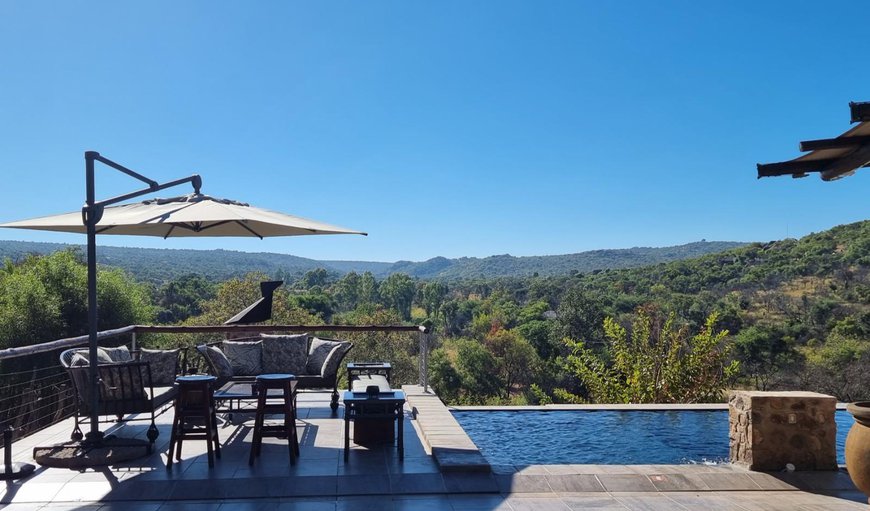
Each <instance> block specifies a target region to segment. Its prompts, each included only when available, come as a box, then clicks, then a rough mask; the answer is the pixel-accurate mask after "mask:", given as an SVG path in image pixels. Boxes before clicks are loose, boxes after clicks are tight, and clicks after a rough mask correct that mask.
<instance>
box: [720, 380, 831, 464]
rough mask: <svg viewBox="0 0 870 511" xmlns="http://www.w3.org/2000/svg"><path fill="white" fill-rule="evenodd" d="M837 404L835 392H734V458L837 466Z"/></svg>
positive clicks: (741, 461)
mask: <svg viewBox="0 0 870 511" xmlns="http://www.w3.org/2000/svg"><path fill="white" fill-rule="evenodd" d="M836 405H837V400H836V398H834V397H833V396H827V395H825V394H817V393H815V392H757V391H735V392H734V393H732V395H731V398H730V400H729V402H728V422H729V425H730V433H729V445H730V448H731V463H736V464H740V465H744V466H746V467H747V468H749V469H750V470H767V471H774V470H784V469H786V467H787V465H788V464H792V465H794V468H795V470H836V469H837V447H836V438H837V423H836V422H835V421H834V412H835V411H836Z"/></svg>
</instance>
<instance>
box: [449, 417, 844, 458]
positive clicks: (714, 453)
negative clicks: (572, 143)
mask: <svg viewBox="0 0 870 511" xmlns="http://www.w3.org/2000/svg"><path fill="white" fill-rule="evenodd" d="M453 415H454V416H455V417H456V420H458V421H459V424H460V425H461V426H462V428H463V429H465V431H466V433H468V436H470V437H471V439H472V440H473V441H474V443H475V444H476V445H477V447H478V448H479V449H480V451H481V453H483V455H484V456H485V457H486V459H487V461H489V463H490V464H492V465H556V464H580V465H583V464H596V465H604V464H612V465H622V464H626V465H636V464H644V465H645V464H688V463H723V462H727V461H728V411H727V410H697V411H696V410H668V411H611V410H588V411H587V410H558V411H539V410H530V411H524V410H523V411H460V410H454V411H453ZM836 421H837V461H838V463H841V464H842V463H845V460H844V459H843V449H844V446H845V443H846V434H847V433H848V432H849V428H850V427H852V422H853V420H852V416H851V415H849V413H848V412H846V411H845V410H838V411H837V412H836Z"/></svg>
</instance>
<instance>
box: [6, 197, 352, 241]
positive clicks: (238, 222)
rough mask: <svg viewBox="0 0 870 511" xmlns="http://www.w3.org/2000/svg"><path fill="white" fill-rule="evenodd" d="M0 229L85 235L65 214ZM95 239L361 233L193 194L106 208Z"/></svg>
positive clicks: (74, 217)
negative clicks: (97, 237)
mask: <svg viewBox="0 0 870 511" xmlns="http://www.w3.org/2000/svg"><path fill="white" fill-rule="evenodd" d="M0 227H10V228H17V229H36V230H43V231H59V232H77V233H86V232H87V227H86V226H85V224H84V223H83V222H82V213H81V212H80V211H78V212H74V213H65V214H61V215H51V216H44V217H39V218H32V219H29V220H20V221H16V222H7V223H2V224H0ZM96 233H97V234H116V235H129V236H159V237H161V238H175V237H195V236H209V237H212V236H242V237H245V236H247V237H252V236H254V237H258V238H265V237H271V236H303V235H312V234H362V235H364V236H365V235H366V233H364V232H360V231H355V230H351V229H346V228H344V227H338V226H335V225H330V224H325V223H323V222H317V221H315V220H309V219H307V218H301V217H297V216H293V215H287V214H284V213H278V212H276V211H270V210H268V209H262V208H256V207H253V206H250V205H248V204H245V203H243V202H236V201H233V200H228V199H218V198H214V197H210V196H208V195H202V194H198V193H193V194H190V195H184V196H181V197H174V198H170V199H151V200H146V201H143V202H136V203H131V204H122V205H119V206H108V207H106V208H104V209H103V214H102V217H101V218H100V220H99V221H98V222H97V225H96Z"/></svg>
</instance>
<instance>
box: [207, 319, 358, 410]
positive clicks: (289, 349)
mask: <svg viewBox="0 0 870 511" xmlns="http://www.w3.org/2000/svg"><path fill="white" fill-rule="evenodd" d="M351 348H353V344H352V343H351V342H348V341H341V340H337V339H325V338H321V337H316V336H312V335H309V334H296V335H270V334H260V335H259V336H258V337H248V338H241V339H231V340H224V341H219V342H214V343H209V344H201V345H199V346H197V347H196V350H197V351H198V352H199V353H200V354H201V355H202V356H203V358H204V359H205V361H206V365H207V366H208V370H209V372H210V373H211V374H213V375H214V376H216V377H217V379H218V381H217V385H218V387H220V386H222V385H224V384H225V383H227V382H230V381H252V380H253V379H254V378H256V377H257V376H258V375H260V374H274V373H279V374H292V375H294V376H296V381H297V388H298V389H330V388H331V389H332V400H331V402H330V408H332V410H333V411H336V410H337V409H338V370H339V368H340V367H341V363H342V361H343V360H344V357H345V356H346V355H347V353H348V352H349V351H350V350H351Z"/></svg>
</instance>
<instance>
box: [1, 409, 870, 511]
mask: <svg viewBox="0 0 870 511" xmlns="http://www.w3.org/2000/svg"><path fill="white" fill-rule="evenodd" d="M328 405H329V396H328V395H327V394H315V393H304V394H300V397H299V422H298V424H297V426H298V428H299V433H300V440H301V445H300V448H301V456H300V458H299V460H298V462H297V464H296V465H295V466H291V465H290V463H289V458H288V455H287V447H286V444H282V443H281V441H280V440H278V439H265V440H264V445H263V453H262V456H261V458H260V459H259V460H258V461H257V462H256V463H255V465H254V467H249V466H248V463H247V461H248V449H249V447H250V433H251V432H250V428H249V423H247V422H245V421H244V420H245V419H247V418H248V417H246V416H236V417H235V418H234V419H235V420H233V421H229V422H225V423H224V424H222V425H221V429H220V437H221V444H222V446H223V447H222V451H223V452H222V454H223V455H222V458H221V459H220V460H217V461H216V464H215V467H214V468H211V469H209V467H208V464H207V462H206V456H205V452H204V451H205V449H204V442H201V441H188V442H187V443H185V445H184V450H183V453H182V461H181V462H180V463H179V464H177V465H175V466H174V467H173V469H172V470H167V469H166V468H165V459H166V458H165V454H164V453H165V451H166V449H167V448H168V442H169V425H170V421H171V416H172V413H171V411H170V412H168V413H166V414H164V415H163V416H162V417H161V418H160V421H159V422H160V424H159V426H160V438H159V439H158V441H157V445H156V449H155V453H154V454H153V455H151V456H149V457H145V458H141V459H138V460H136V461H133V462H127V463H123V464H120V465H118V466H112V467H105V468H102V469H99V470H92V469H89V470H86V471H81V472H80V471H73V470H67V469H57V468H44V467H37V470H36V473H35V474H34V475H32V476H31V477H29V478H27V479H23V480H18V481H14V482H7V483H6V484H5V485H4V487H3V490H2V491H0V503H2V504H0V507H4V509H7V510H10V511H18V510H36V509H45V510H57V511H59V510H67V509H70V510H72V509H76V510H98V509H99V510H131V511H154V510H157V509H160V510H176V511H182V510H184V511H215V510H221V511H230V510H257V511H275V510H282V511H289V510H317V511H319V510H357V509H359V510H370V509H371V510H405V509H413V510H417V509H419V510H423V511H427V510H471V511H474V510H516V511H520V510H539V509H540V510H550V509H561V510H568V509H621V510H625V509H638V510H659V509H661V510H685V509H703V510H705V511H709V510H718V509H723V510H724V509H728V510H738V511H751V510H779V509H783V510H785V509H787V510H806V511H809V510H841V509H843V510H845V509H866V508H867V504H866V502H867V501H866V499H865V498H864V497H863V495H861V494H860V493H858V492H857V491H856V490H855V489H854V488H853V487H852V484H851V482H850V481H849V478H848V476H847V475H846V474H845V473H844V472H842V471H840V472H820V473H794V474H775V475H770V474H760V473H752V472H747V471H744V470H742V469H739V468H737V467H732V466H727V465H726V466H698V465H665V466H661V465H658V466H655V465H635V466H625V465H549V466H527V467H513V466H507V467H504V466H499V467H493V473H491V474H490V473H464V472H449V473H441V472H440V471H439V467H438V465H437V464H436V463H435V461H434V460H433V459H432V457H431V456H429V455H428V454H427V453H426V451H425V449H424V447H423V445H422V443H421V442H420V440H419V437H418V435H417V431H416V429H415V425H414V423H415V422H416V421H412V420H411V419H410V413H408V414H406V419H405V421H404V428H405V459H404V461H400V460H399V459H398V457H397V453H396V450H395V448H394V447H389V446H383V447H377V448H374V449H366V448H363V447H359V446H353V448H352V450H351V457H350V460H349V462H347V463H345V462H344V460H343V457H342V450H341V447H342V446H343V436H342V435H343V432H344V430H343V421H342V420H341V419H340V417H341V416H342V412H341V410H339V413H338V415H337V416H333V415H332V414H331V411H330V410H329V406H328ZM146 427H147V423H141V422H140V423H132V425H127V426H124V427H123V428H120V429H121V431H120V433H121V434H123V435H126V436H130V435H131V434H136V435H139V436H143V435H144V431H145V428H146ZM71 429H72V426H71V421H67V422H64V423H61V424H58V425H56V426H53V427H51V428H48V429H46V430H44V431H42V432H40V433H38V434H36V435H33V436H31V437H29V438H26V439H23V440H21V441H19V442H16V443H15V444H14V450H15V459H16V460H17V461H31V462H32V460H30V454H31V451H32V448H33V446H35V445H50V444H53V443H58V442H63V441H66V440H67V439H68V437H69V432H70V430H71ZM556 433H557V432H554V434H556ZM352 445H353V444H352Z"/></svg>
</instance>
